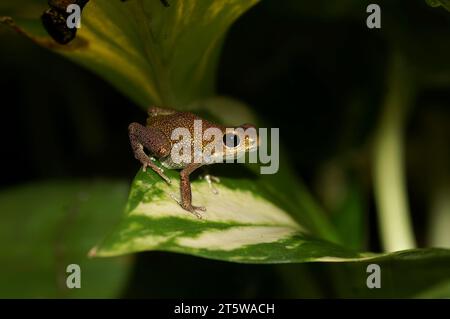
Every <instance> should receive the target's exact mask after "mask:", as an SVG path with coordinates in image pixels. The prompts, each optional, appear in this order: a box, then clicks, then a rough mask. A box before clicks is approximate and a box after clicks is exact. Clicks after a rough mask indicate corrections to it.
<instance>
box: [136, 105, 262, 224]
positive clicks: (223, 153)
mask: <svg viewBox="0 0 450 319" xmlns="http://www.w3.org/2000/svg"><path fill="white" fill-rule="evenodd" d="M196 120H200V121H201V122H197V123H201V128H202V132H205V131H206V130H207V129H208V128H214V129H219V130H220V132H221V133H222V139H221V140H220V141H217V140H214V141H213V139H211V140H206V141H205V140H203V138H201V139H200V140H198V141H196V142H194V138H192V139H191V140H190V143H191V147H190V149H191V153H192V154H191V159H193V158H194V156H195V154H196V153H199V152H200V153H202V152H204V151H208V150H210V148H211V147H214V146H216V148H215V150H216V151H213V152H212V156H213V158H214V161H213V162H216V163H217V162H223V161H224V160H225V159H227V158H229V157H232V158H238V157H240V156H242V155H243V154H245V153H246V152H248V151H253V150H255V149H256V148H257V144H258V141H257V138H256V137H255V138H252V137H249V136H245V138H244V139H242V141H241V140H240V139H239V138H238V137H237V136H238V135H237V134H235V133H234V132H233V130H231V131H230V129H228V130H227V128H226V127H225V126H222V125H218V124H215V123H212V122H209V121H207V120H204V119H202V118H200V117H199V116H197V115H195V114H193V113H189V112H178V111H175V110H172V109H166V108H159V107H153V106H152V107H150V108H149V110H148V119H147V125H146V126H144V125H141V124H139V123H131V124H130V125H129V127H128V132H129V138H130V142H131V146H132V149H133V152H134V156H135V157H136V159H137V160H139V161H140V162H141V164H142V166H143V170H144V171H145V170H146V168H147V167H150V168H151V169H152V170H153V171H155V172H156V173H157V174H158V175H159V176H161V177H162V178H163V179H164V180H165V181H166V182H167V183H170V179H169V178H168V177H167V176H166V175H165V174H164V171H163V170H162V169H161V168H159V167H158V166H157V165H156V164H155V163H154V162H153V159H152V158H157V159H158V160H159V161H160V162H161V164H162V165H163V166H164V167H166V168H168V169H181V172H180V193H181V202H180V205H181V207H183V208H184V209H185V210H187V211H189V212H191V213H193V214H194V215H196V216H197V217H199V218H201V215H200V214H199V213H198V212H197V211H205V210H206V208H205V207H200V206H193V205H192V194H191V184H190V180H189V175H190V174H191V173H192V172H193V171H195V170H196V169H197V168H199V167H201V166H203V165H208V164H211V163H212V162H211V161H209V160H208V161H200V162H197V161H195V162H194V161H193V160H192V161H188V162H177V163H176V162H174V161H173V159H172V156H171V152H172V148H173V147H175V146H179V145H180V143H178V142H177V141H174V140H172V133H173V132H174V130H175V129H179V128H182V129H187V130H188V131H189V133H190V134H191V136H192V137H193V136H194V133H195V130H194V127H195V123H196ZM197 125H198V124H197ZM239 127H240V128H243V129H244V130H246V129H248V128H250V127H254V126H253V125H250V124H244V125H241V126H239ZM212 141H213V143H211V142H212ZM217 143H221V144H220V145H217ZM144 149H146V150H148V151H149V153H150V154H151V155H150V156H151V157H149V156H148V155H147V154H146V153H145V151H144ZM217 150H218V151H217Z"/></svg>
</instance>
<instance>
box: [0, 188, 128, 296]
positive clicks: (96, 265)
mask: <svg viewBox="0 0 450 319" xmlns="http://www.w3.org/2000/svg"><path fill="white" fill-rule="evenodd" d="M126 193H127V186H126V185H125V183H118V182H95V183H91V182H47V183H34V184H29V185H26V186H21V187H16V188H12V189H9V190H6V191H3V192H1V193H0V212H1V214H0V247H1V248H0V297H1V298H51V297H58V298H74V297H75V298H111V297H118V296H119V294H120V292H121V290H122V288H123V287H124V284H125V283H126V280H127V277H128V272H129V267H130V266H131V260H130V259H129V258H113V259H89V258H88V257H87V253H88V251H89V248H90V247H92V245H95V243H96V242H98V241H99V240H100V239H101V238H102V237H103V236H104V234H105V232H107V231H108V230H109V229H110V228H111V227H113V225H114V224H116V223H117V222H118V220H119V218H120V215H121V212H122V209H123V207H124V205H125V202H126ZM69 264H78V265H79V266H80V268H81V288H80V289H69V288H67V286H66V278H67V276H68V275H69V273H66V268H67V266H68V265H69Z"/></svg>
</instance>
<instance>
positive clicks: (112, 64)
mask: <svg viewBox="0 0 450 319" xmlns="http://www.w3.org/2000/svg"><path fill="white" fill-rule="evenodd" d="M257 1H258V0H216V1H181V0H171V1H169V2H170V4H171V5H170V7H165V6H163V5H162V4H161V2H160V1H159V0H130V1H126V2H122V1H119V0H95V1H90V2H89V3H88V4H87V5H86V7H85V8H84V10H83V14H82V19H81V28H80V29H79V31H78V33H77V38H76V39H75V40H74V41H73V42H71V43H70V44H69V45H58V44H56V42H54V41H53V40H52V39H51V38H50V37H49V36H48V35H47V33H46V32H45V30H44V28H43V26H42V24H41V21H40V15H41V14H42V12H43V11H44V10H45V9H46V8H47V7H46V1H40V2H39V3H40V4H38V3H37V1H36V0H24V1H20V2H19V1H17V2H16V1H11V2H9V3H8V4H4V5H3V6H1V7H0V9H1V10H2V11H3V12H0V16H1V15H9V14H10V15H12V18H13V19H14V20H11V19H9V18H5V17H3V18H2V21H3V22H4V23H6V24H10V25H12V26H13V27H18V30H19V31H20V32H24V33H25V34H26V35H27V36H29V37H30V38H31V39H32V40H34V41H35V42H36V43H38V44H40V45H42V46H44V47H47V48H50V49H52V50H54V51H56V52H58V53H60V54H63V55H64V56H66V57H68V58H69V59H71V60H73V61H75V62H76V63H79V64H81V65H83V66H85V67H86V68H88V69H90V70H92V71H94V72H95V73H97V74H99V75H100V76H102V77H103V78H104V79H106V80H107V81H109V82H110V83H112V84H113V85H114V86H115V87H116V88H117V89H118V90H120V91H122V92H123V93H125V94H126V95H128V96H129V97H130V98H132V99H133V100H134V101H135V102H136V103H138V104H139V105H141V106H142V107H144V108H145V107H147V106H148V105H150V104H152V103H153V104H157V105H166V106H171V107H176V108H185V107H186V105H187V104H188V103H190V102H192V101H193V100H195V99H198V98H202V97H206V96H210V95H213V93H214V77H215V71H216V64H217V59H218V57H219V52H220V48H221V45H222V42H223V39H224V35H225V33H226V31H227V29H228V27H229V26H230V25H231V24H232V23H233V21H234V20H236V19H237V18H238V17H239V16H240V15H241V14H242V13H243V12H245V11H246V10H247V9H248V8H250V7H251V6H252V5H254V4H255V3H256V2H257ZM68 78H69V79H70V76H69V77H68Z"/></svg>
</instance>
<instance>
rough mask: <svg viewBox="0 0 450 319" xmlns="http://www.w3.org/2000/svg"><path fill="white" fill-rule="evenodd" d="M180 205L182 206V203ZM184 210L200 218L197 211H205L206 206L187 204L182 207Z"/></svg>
mask: <svg viewBox="0 0 450 319" xmlns="http://www.w3.org/2000/svg"><path fill="white" fill-rule="evenodd" d="M181 207H183V205H181ZM183 209H184V210H187V211H188V212H190V213H192V214H194V215H195V216H196V217H197V218H198V219H202V215H201V214H200V213H199V212H198V211H200V212H206V208H205V207H203V206H193V205H188V206H186V207H183Z"/></svg>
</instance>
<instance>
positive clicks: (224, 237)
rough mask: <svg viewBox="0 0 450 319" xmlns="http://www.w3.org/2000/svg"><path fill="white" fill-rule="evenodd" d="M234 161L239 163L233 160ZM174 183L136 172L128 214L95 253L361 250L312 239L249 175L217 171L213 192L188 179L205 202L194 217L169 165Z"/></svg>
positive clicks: (289, 254) (285, 256)
mask: <svg viewBox="0 0 450 319" xmlns="http://www.w3.org/2000/svg"><path fill="white" fill-rule="evenodd" d="M235 165H238V164H235ZM166 174H167V175H168V176H169V177H170V178H171V180H172V184H171V185H168V184H166V183H165V182H164V181H163V180H162V179H161V178H160V177H159V176H158V175H156V174H155V173H154V172H153V171H150V170H149V171H147V172H142V171H140V172H139V173H138V174H137V176H136V178H135V180H134V182H133V184H132V188H131V192H130V197H129V201H128V206H127V209H126V216H125V217H124V218H123V219H122V221H121V223H120V224H119V226H118V227H117V228H116V230H115V231H114V232H113V233H112V234H111V235H110V236H108V237H107V238H106V239H105V241H104V242H102V244H101V245H100V246H99V247H96V248H94V249H93V251H92V255H95V256H116V255H122V254H128V253H132V252H138V251H145V250H166V251H173V252H181V253H189V254H192V255H196V256H203V257H208V258H212V259H219V260H227V261H237V262H256V263H283V262H302V261H312V260H326V259H327V258H328V257H332V259H333V260H334V259H346V258H357V257H359V254H357V253H354V252H352V251H349V250H347V249H345V248H342V247H339V246H337V245H334V244H331V243H328V242H326V241H321V240H317V239H313V238H311V237H310V236H309V230H308V229H305V228H304V227H303V225H300V224H299V223H297V222H296V221H295V220H294V219H293V218H292V217H291V216H289V214H288V213H287V212H286V211H285V210H283V209H282V208H280V207H278V206H276V205H274V204H273V203H272V202H271V200H270V198H271V195H270V193H268V192H267V190H266V189H265V188H264V186H263V185H261V184H260V183H258V182H257V181H255V180H252V179H251V178H246V177H244V176H242V177H241V178H239V179H235V178H228V177H222V176H221V182H220V184H219V185H214V187H216V189H217V190H218V192H219V193H218V194H213V192H212V190H211V189H210V187H209V185H208V183H206V181H204V180H198V179H197V180H195V181H193V183H192V192H193V203H194V205H203V206H206V208H207V211H206V212H204V213H202V215H203V219H198V218H197V217H195V216H194V215H192V214H191V213H189V212H187V211H185V210H183V209H182V208H181V207H180V206H179V205H178V203H177V201H176V200H175V199H177V198H179V181H178V173H177V172H174V171H170V170H167V171H166Z"/></svg>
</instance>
